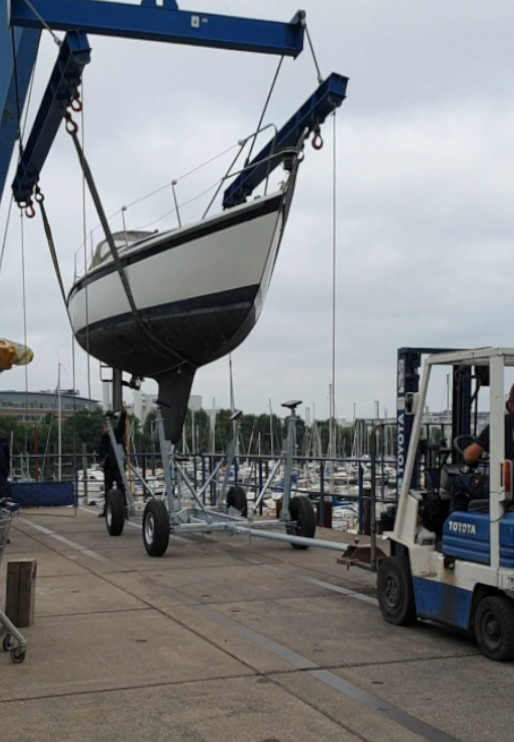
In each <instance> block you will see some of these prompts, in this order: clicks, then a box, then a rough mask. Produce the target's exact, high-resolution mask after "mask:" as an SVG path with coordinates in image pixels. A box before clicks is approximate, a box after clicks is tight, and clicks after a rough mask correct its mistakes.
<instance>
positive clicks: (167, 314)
mask: <svg viewBox="0 0 514 742" xmlns="http://www.w3.org/2000/svg"><path fill="white" fill-rule="evenodd" d="M258 288H259V287H258V286H256V287H253V289H252V290H249V291H246V292H245V297H244V299H243V298H242V295H241V292H238V295H239V301H232V302H231V303H228V304H227V297H224V298H223V302H222V305H221V306H220V305H219V302H220V297H218V298H217V299H215V300H213V301H212V302H210V303H209V302H206V301H205V297H204V300H203V303H204V306H203V308H202V310H201V311H200V309H199V308H198V306H197V307H196V309H194V308H190V309H188V308H187V307H185V306H184V307H182V310H181V311H179V309H178V308H177V307H176V306H173V307H172V309H171V310H167V311H166V310H165V309H164V308H155V307H154V308H153V309H152V313H151V315H152V316H151V318H149V317H148V316H147V314H146V312H141V314H140V318H141V323H139V322H136V321H135V318H134V316H133V315H131V314H130V315H124V316H122V317H118V318H110V319H109V322H106V323H97V325H96V326H91V327H89V328H86V329H84V330H83V331H81V332H79V333H77V335H76V338H77V341H78V342H79V344H80V345H81V346H82V348H84V350H86V351H87V352H88V353H90V354H91V355H93V356H95V357H96V358H101V359H102V362H103V363H106V364H107V365H109V366H111V367H112V368H120V369H122V370H123V371H126V372H128V373H130V374H132V375H133V376H136V377H141V378H143V377H148V378H152V379H155V381H157V383H158V385H159V392H158V399H159V403H160V405H161V410H162V415H163V419H164V429H165V433H166V437H167V439H168V440H170V441H171V442H172V443H177V442H178V441H179V440H180V436H181V434H182V426H183V423H184V419H185V416H186V412H187V405H188V401H189V395H190V393H191V386H192V384H193V379H194V375H195V372H196V369H197V368H199V367H200V366H204V365H206V364H207V363H211V362H212V361H215V360H217V359H218V358H222V357H223V356H225V355H227V354H228V353H230V352H231V351H232V350H234V349H235V348H236V347H237V346H238V345H240V343H242V342H243V340H244V339H245V338H246V336H247V335H248V334H249V332H250V331H251V330H252V328H253V326H254V325H255V323H256V321H257V318H258V316H259V311H258V309H259V308H260V307H259V308H258V307H257V305H256V303H255V295H256V294H257V293H258ZM159 309H160V310H161V312H160V315H159V311H158V310H159ZM150 319H151V324H149V320H150ZM152 337H153V338H155V341H154V342H151V338H152ZM192 339H194V340H193V341H192ZM161 343H162V344H161ZM171 348H173V351H172V350H171Z"/></svg>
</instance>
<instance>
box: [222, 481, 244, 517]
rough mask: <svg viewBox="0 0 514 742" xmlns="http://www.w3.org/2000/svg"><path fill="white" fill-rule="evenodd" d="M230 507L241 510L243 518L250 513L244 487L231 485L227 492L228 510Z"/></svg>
mask: <svg viewBox="0 0 514 742" xmlns="http://www.w3.org/2000/svg"><path fill="white" fill-rule="evenodd" d="M229 507H233V508H235V509H236V510H239V512H240V513H241V515H242V517H243V518H246V516H247V515H248V502H247V501H246V492H245V491H244V489H243V488H242V487H237V486H236V487H231V488H230V489H229V491H228V492H227V510H228V508H229Z"/></svg>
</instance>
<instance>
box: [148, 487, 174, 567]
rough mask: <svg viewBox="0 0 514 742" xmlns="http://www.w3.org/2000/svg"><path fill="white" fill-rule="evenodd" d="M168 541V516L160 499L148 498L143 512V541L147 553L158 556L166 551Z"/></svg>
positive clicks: (166, 509)
mask: <svg viewBox="0 0 514 742" xmlns="http://www.w3.org/2000/svg"><path fill="white" fill-rule="evenodd" d="M169 541H170V516H169V515H168V508H167V507H166V505H165V504H164V502H163V501H162V500H156V499H155V498H152V499H151V500H148V502H147V503H146V507H145V512H144V513H143V543H144V545H145V549H146V551H147V553H148V554H149V555H150V556H152V557H160V556H162V555H163V554H165V553H166V549H167V548H168V544H169Z"/></svg>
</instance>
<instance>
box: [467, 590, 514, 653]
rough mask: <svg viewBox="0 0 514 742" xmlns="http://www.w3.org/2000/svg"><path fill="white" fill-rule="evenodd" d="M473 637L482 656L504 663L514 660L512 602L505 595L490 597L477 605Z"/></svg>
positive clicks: (513, 606)
mask: <svg viewBox="0 0 514 742" xmlns="http://www.w3.org/2000/svg"><path fill="white" fill-rule="evenodd" d="M475 635H476V638H477V644H478V646H479V649H480V651H481V652H482V654H485V656H486V657H489V659H490V660H496V661H497V662H504V661H505V660H511V659H513V658H514V601H513V600H512V599H511V598H507V596H505V595H490V596H489V597H488V598H483V599H482V600H481V601H480V603H479V604H478V607H477V610H476V613H475Z"/></svg>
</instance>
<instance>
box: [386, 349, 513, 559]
mask: <svg viewBox="0 0 514 742" xmlns="http://www.w3.org/2000/svg"><path fill="white" fill-rule="evenodd" d="M438 366H449V367H450V368H451V370H452V374H453V379H454V381H453V389H454V398H453V404H454V406H457V407H459V406H460V408H461V409H460V411H459V410H455V408H454V409H453V410H452V422H453V424H452V425H451V428H450V430H451V444H450V446H448V442H447V441H446V440H444V441H442V443H441V445H438V444H437V443H433V442H430V441H427V439H426V437H424V436H423V434H422V431H423V424H424V422H423V417H424V416H425V417H426V414H425V415H424V411H426V409H427V401H428V395H429V389H430V379H431V376H432V374H433V370H434V368H436V367H438ZM456 370H457V371H458V374H457V378H456V377H455V371H456ZM509 372H510V378H509V377H508V375H509ZM513 374H514V350H510V349H503V348H500V349H490V348H485V349H478V350H474V351H454V352H448V353H444V352H443V353H436V354H433V355H431V356H428V358H427V359H426V361H425V373H424V375H423V379H422V384H421V388H420V391H419V393H418V394H417V395H416V401H415V402H414V403H413V404H412V411H413V413H414V420H413V424H412V431H411V437H410V445H409V451H408V455H407V460H406V465H405V477H404V480H403V482H402V489H401V493H400V499H399V504H398V512H397V518H396V520H395V533H397V534H398V536H401V535H402V533H403V526H402V527H401V528H399V527H398V526H399V524H401V523H402V520H403V517H402V513H403V512H404V511H405V513H406V512H407V511H408V510H409V503H411V501H412V497H413V494H414V492H415V493H416V503H417V505H416V510H417V523H418V524H419V528H420V529H422V530H423V532H424V538H425V539H426V538H429V535H428V534H429V533H431V534H432V538H433V541H434V543H437V544H438V547H439V548H440V549H441V550H442V552H443V553H444V554H447V555H449V556H452V557H455V558H465V559H469V560H472V561H478V562H481V563H489V557H490V554H489V552H490V536H491V533H492V532H493V531H495V529H496V530H498V538H499V537H500V536H501V537H502V539H504V537H505V538H506V537H507V534H509V537H510V535H512V534H514V513H511V512H510V508H511V503H512V467H513V463H512V461H510V460H505V389H508V388H509V387H510V386H511V384H512V375H513ZM455 392H456V393H457V398H456V397H455ZM487 392H488V393H487ZM456 399H457V401H456ZM479 402H480V405H479ZM463 405H466V409H463ZM479 407H483V408H484V409H483V410H480V409H479ZM487 408H488V409H489V423H488V424H489V426H490V436H489V438H490V443H489V456H488V457H487V458H485V459H483V460H481V461H480V462H479V463H478V465H477V467H476V469H475V470H474V471H472V470H471V469H468V468H467V467H466V465H465V462H464V459H463V450H464V449H465V448H466V446H467V445H468V444H469V443H471V442H472V441H473V440H474V439H475V438H476V436H477V435H478V433H479V432H480V430H479V428H482V427H483V426H484V424H487V420H486V419H484V418H487ZM455 412H458V413H459V414H457V415H456V414H455ZM406 414H408V413H407V410H406ZM456 419H457V421H458V422H459V423H462V421H464V422H465V423H467V426H468V429H467V430H465V429H463V426H462V425H461V424H460V425H458V426H457V429H456V426H455V424H454V423H455V420H456ZM454 433H457V434H456V435H454ZM419 473H421V475H422V476H421V477H419ZM466 476H467V477H468V478H469V488H470V489H469V506H468V508H467V510H462V511H461V510H458V509H455V510H452V509H451V496H452V489H453V483H454V481H455V478H456V477H459V481H462V480H464V479H465V478H466ZM417 479H418V480H419V481H416V480H417ZM511 520H512V521H513V522H512V524H511V522H510V521H511ZM493 526H494V528H493ZM500 526H501V528H500ZM412 535H414V534H412V533H411V536H412ZM418 537H419V532H418V536H416V538H418ZM513 551H514V541H513ZM509 559H510V557H509ZM499 564H500V565H502V564H503V559H502V558H501V557H500V558H499ZM509 566H514V559H513V560H512V565H511V563H510V561H509Z"/></svg>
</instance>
